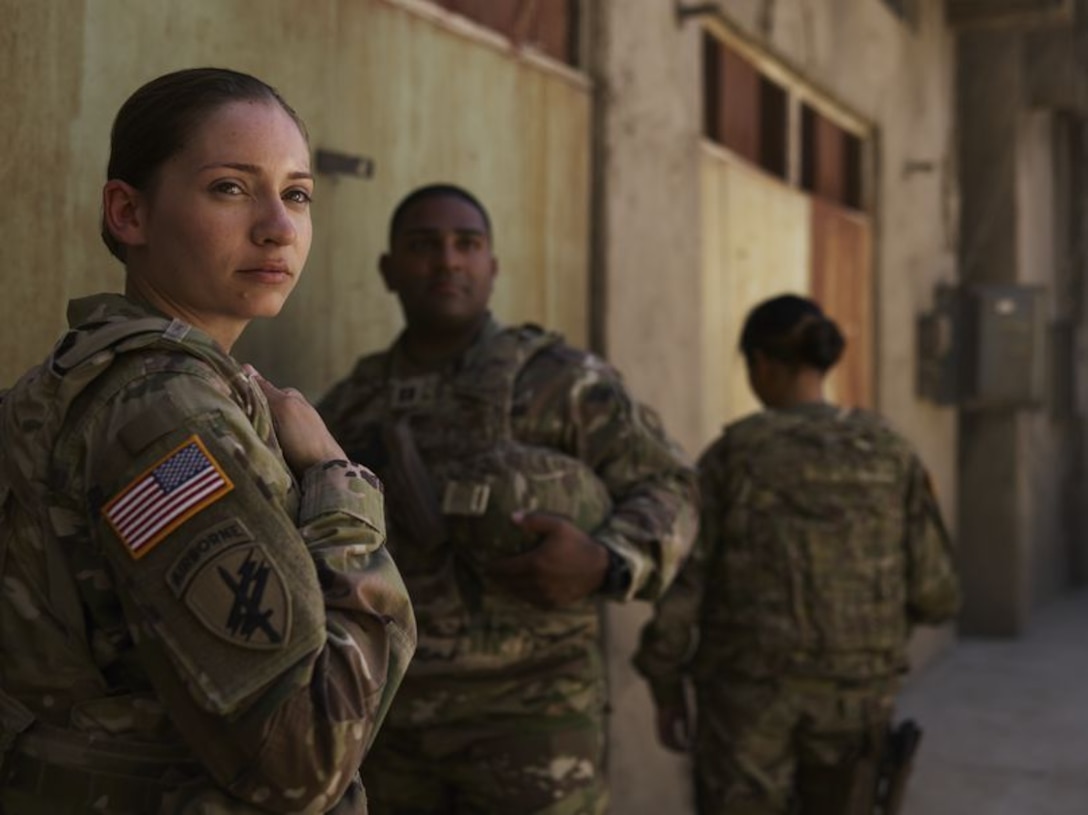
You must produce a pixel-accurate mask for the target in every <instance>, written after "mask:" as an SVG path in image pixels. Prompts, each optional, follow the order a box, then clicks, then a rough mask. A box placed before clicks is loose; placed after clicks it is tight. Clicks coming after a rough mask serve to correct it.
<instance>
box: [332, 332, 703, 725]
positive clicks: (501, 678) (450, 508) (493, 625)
mask: <svg viewBox="0 0 1088 815" xmlns="http://www.w3.org/2000/svg"><path fill="white" fill-rule="evenodd" d="M319 408H320V410H321V411H322V414H323V415H324V416H325V417H326V421H327V422H328V424H329V428H330V429H331V430H332V431H333V433H334V434H335V435H336V436H337V438H338V440H339V441H340V442H341V444H343V446H344V449H345V450H346V451H348V454H349V455H352V456H353V457H357V460H359V461H362V462H364V463H366V464H368V466H371V467H373V468H374V469H375V471H376V472H377V473H378V474H379V475H380V476H382V478H383V480H386V481H387V483H388V484H390V486H389V489H388V495H387V501H388V503H387V508H388V512H389V521H390V533H389V540H390V548H391V550H392V552H393V556H394V558H395V559H396V561H397V564H398V566H399V567H400V568H401V570H402V572H403V574H404V576H405V581H406V583H407V584H408V589H409V593H410V594H411V597H412V601H413V604H414V606H415V609H416V614H417V617H418V620H419V629H420V641H419V643H420V644H419V649H418V650H417V653H416V658H415V660H414V661H413V663H412V665H411V666H410V668H409V672H408V677H407V679H406V681H405V686H404V689H403V692H402V695H401V696H400V697H398V701H397V703H396V704H395V705H394V706H393V710H392V711H391V713H390V721H391V723H393V724H402V725H407V726H415V725H426V724H432V723H438V722H454V721H458V720H463V719H471V718H475V717H477V716H479V715H481V714H484V713H486V714H488V715H503V714H509V715H523V714H533V713H539V714H542V715H551V714H558V713H562V712H568V711H572V710H573V711H578V712H585V711H589V710H599V709H600V705H601V703H602V696H601V690H602V673H601V665H600V662H601V659H600V653H599V641H598V639H599V628H598V607H597V603H596V602H595V601H594V600H593V599H587V600H585V601H583V602H581V603H578V604H575V605H574V606H572V607H566V608H561V609H555V610H541V609H539V608H537V607H535V606H533V605H530V604H529V603H527V602H525V601H523V600H521V599H520V598H518V597H515V596H512V595H511V594H509V593H508V592H506V591H505V590H504V589H503V587H502V586H501V585H500V584H498V583H496V582H492V581H491V580H490V579H489V578H488V576H487V574H486V572H485V570H484V569H481V568H480V565H481V562H482V561H485V560H486V557H487V556H489V555H490V554H492V553H498V550H502V549H503V548H504V547H505V548H506V551H507V553H513V552H516V551H520V550H522V549H524V548H525V547H527V546H531V545H532V542H531V541H524V540H521V539H520V532H519V530H518V529H517V528H516V527H514V526H513V525H512V524H511V523H510V522H509V520H508V518H509V512H510V511H511V510H514V509H526V510H532V509H546V510H550V511H553V512H559V513H561V514H563V515H566V516H568V517H570V518H571V519H572V520H573V521H574V522H575V523H576V524H577V525H579V526H580V527H581V528H583V529H584V530H586V531H587V532H588V533H589V534H591V535H592V537H593V538H594V539H595V540H597V541H598V542H600V543H601V544H603V545H604V546H606V547H607V548H609V549H610V550H611V551H612V552H613V553H615V555H616V556H617V557H618V558H620V559H622V560H623V561H624V562H625V563H626V565H627V567H628V571H629V573H630V575H631V581H630V584H629V586H628V588H627V589H626V591H624V592H621V593H620V595H619V596H616V597H614V598H613V599H618V600H626V599H631V598H648V599H652V598H654V597H656V596H657V595H658V594H659V593H660V592H661V591H662V589H663V588H664V587H665V586H666V585H667V584H668V583H669V582H670V581H671V579H672V577H673V576H674V574H675V570H676V569H677V567H678V565H679V562H680V560H681V559H682V557H683V556H684V555H685V554H686V552H687V551H688V548H689V546H690V542H691V538H692V537H693V534H694V521H695V509H694V486H695V485H694V482H695V475H694V472H693V471H692V469H691V468H690V467H689V466H688V465H686V464H685V462H684V461H683V457H682V455H681V454H680V453H679V451H678V449H677V448H676V446H675V445H674V444H673V443H672V442H670V441H669V440H668V439H667V438H666V436H665V434H664V432H663V431H662V428H661V426H660V422H659V421H658V419H657V417H656V416H655V415H654V414H653V412H652V411H650V410H649V409H647V408H645V407H643V406H641V405H639V404H638V403H636V402H634V401H633V400H632V399H631V397H630V396H629V395H628V393H627V391H626V390H625V388H624V387H623V384H622V382H621V380H620V377H619V375H618V374H617V373H616V372H615V370H614V369H612V368H611V367H610V366H608V365H607V364H606V363H605V362H603V361H602V360H600V359H599V358H597V357H595V356H593V355H591V354H587V353H585V352H582V351H578V350H575V349H573V348H571V347H569V346H568V345H566V344H565V343H563V342H562V341H561V339H560V338H559V337H558V335H550V334H548V333H547V332H544V331H543V330H542V329H539V328H537V327H535V326H522V327H517V328H502V327H501V326H500V325H499V324H498V323H496V322H495V321H494V320H489V322H488V323H487V325H486V326H485V328H484V329H483V330H482V332H481V335H480V337H479V338H478V339H477V340H476V342H475V343H474V344H473V345H472V346H471V347H470V348H469V349H468V350H467V351H466V352H464V353H463V354H462V355H460V356H459V357H458V358H457V359H455V360H453V361H450V362H448V363H446V364H445V365H444V366H442V367H441V368H440V369H439V370H427V371H421V370H413V367H412V364H411V361H410V360H409V359H408V358H407V356H406V355H405V354H404V352H403V350H402V345H401V342H400V341H398V342H397V343H395V344H394V345H393V347H392V349H391V350H390V351H388V352H385V353H381V354H376V355H372V356H369V357H365V358H363V359H362V360H361V361H360V362H359V363H358V364H357V365H356V367H355V369H354V371H353V372H352V374H351V375H350V376H349V377H348V378H347V379H346V380H344V381H343V382H341V383H340V384H338V385H337V386H336V387H334V388H333V389H332V391H330V393H329V394H328V396H327V397H326V398H325V399H324V400H322V402H321V403H320V405H319ZM405 426H407V427H408V428H409V429H410V432H411V435H412V440H413V442H414V446H415V448H416V452H417V453H418V455H419V459H420V463H421V469H422V470H424V471H425V472H426V474H427V476H426V478H428V479H429V480H430V481H431V484H430V489H431V491H432V492H433V494H434V495H435V500H436V501H437V500H439V499H441V500H442V503H443V504H444V505H445V507H444V510H445V515H444V518H443V519H442V522H443V526H442V527H441V528H440V529H439V530H438V531H437V532H435V533H434V534H432V535H430V536H425V535H421V534H411V530H408V529H406V528H405V526H406V525H403V524H400V523H398V519H399V518H402V517H412V516H413V515H415V516H418V515H420V514H422V513H421V512H420V506H419V504H420V503H421V502H420V501H419V500H418V495H417V496H415V497H412V496H410V495H408V494H407V492H408V491H407V490H401V489H394V488H393V486H392V484H393V483H403V482H404V481H405V479H404V478H398V477H397V473H396V472H394V471H396V470H398V469H403V468H399V467H398V466H397V463H396V461H395V459H397V454H396V453H395V451H392V450H391V449H390V445H389V444H388V443H387V440H388V439H389V438H390V428H393V429H396V428H403V427H405ZM481 446H482V447H485V448H488V452H489V453H490V454H491V457H492V458H499V459H501V458H504V457H505V459H506V464H507V468H506V469H507V474H508V475H507V477H506V478H505V479H504V478H502V477H499V476H496V475H494V474H493V475H492V477H491V478H490V500H491V501H492V503H496V502H497V503H498V504H500V505H501V507H502V509H501V511H496V512H490V513H489V515H488V516H487V517H485V518H483V519H482V520H481V521H480V522H479V523H478V524H476V525H475V526H473V525H471V524H469V523H466V522H463V521H460V520H458V518H457V517H456V513H457V512H459V511H464V512H471V510H467V509H464V508H463V507H461V508H460V509H459V508H458V505H459V504H465V503H471V500H472V497H473V496H479V495H480V492H479V491H477V492H473V490H470V489H461V490H458V489H454V487H464V486H465V485H464V484H463V483H461V482H460V481H454V482H453V483H451V479H453V478H454V477H453V476H451V475H450V470H451V468H452V469H455V470H456V469H458V468H461V469H464V467H466V466H469V465H465V464H464V462H466V461H469V460H471V461H473V462H479V461H480V460H481V459H480V457H479V456H478V455H477V453H478V452H479V448H480V447H481ZM485 458H486V456H485ZM564 461H565V462H566V463H564ZM571 462H574V463H575V464H577V467H580V468H581V471H579V470H578V469H577V467H576V468H572V467H571V466H570V463H571ZM552 467H554V472H553V475H554V481H555V483H556V484H558V486H559V489H558V490H557V491H558V492H559V493H566V500H565V501H564V500H563V498H564V496H563V495H554V496H553V498H554V499H556V500H558V502H559V503H554V502H550V501H548V500H543V501H541V502H539V503H536V502H533V501H531V500H530V495H529V494H530V493H531V492H533V482H534V481H535V482H536V483H538V484H539V482H543V481H547V473H548V471H549V469H550V468H552ZM469 468H470V469H471V467H469ZM534 468H535V469H534ZM537 476H539V477H537ZM461 477H463V473H462V476H461ZM424 487H426V485H424ZM507 487H508V488H507ZM488 489H489V488H488V487H486V486H485V487H483V488H482V494H483V495H484V496H486V495H487V493H488ZM415 492H416V493H418V492H419V490H415ZM499 493H501V495H500V494H499ZM451 496H452V497H451ZM484 500H485V501H486V500H487V499H486V498H485V499H484ZM424 503H425V502H424ZM507 539H508V540H507Z"/></svg>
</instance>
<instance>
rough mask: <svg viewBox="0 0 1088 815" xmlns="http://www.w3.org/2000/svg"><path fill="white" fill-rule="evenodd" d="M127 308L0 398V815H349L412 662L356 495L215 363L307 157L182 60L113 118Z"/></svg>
mask: <svg viewBox="0 0 1088 815" xmlns="http://www.w3.org/2000/svg"><path fill="white" fill-rule="evenodd" d="M108 178H109V180H108V181H107V182H106V184H105V187H104V189H103V194H102V213H103V218H102V221H103V224H102V225H103V230H102V235H103V238H104V240H105V242H106V245H107V246H108V247H109V249H110V251H111V252H112V253H113V254H114V255H115V256H116V257H117V258H118V259H120V260H121V261H122V262H123V263H124V265H125V293H124V295H117V294H104V295H98V296H95V297H90V298H86V299H82V300H76V301H73V302H72V303H71V304H70V306H69V321H70V323H71V330H70V331H69V332H68V333H67V334H66V335H65V336H64V338H63V339H62V340H61V341H60V343H59V344H58V345H57V347H56V348H55V349H54V351H53V353H52V355H51V356H50V357H49V358H48V359H47V360H46V361H45V363H44V364H42V365H41V366H38V367H37V368H35V369H33V370H32V371H30V372H29V373H27V374H26V375H25V376H24V377H23V378H22V379H21V380H20V381H19V382H18V384H16V386H15V387H14V388H13V389H12V390H11V391H9V392H8V393H7V394H6V396H5V398H4V399H3V402H2V404H0V440H2V445H0V506H2V513H3V514H2V516H0V572H2V575H0V577H2V581H3V583H2V585H3V588H4V590H3V594H2V596H0V652H2V654H3V658H2V661H0V709H2V716H0V718H2V724H3V730H2V733H0V735H2V736H3V740H2V741H0V746H2V747H3V748H7V754H6V756H5V757H4V760H3V767H2V770H0V773H2V775H0V810H2V811H3V812H5V813H9V815H24V814H25V813H32V814H35V815H36V814H37V813H53V814H55V813H75V812H87V811H92V810H93V811H95V812H109V813H176V812H186V813H189V812H193V813H196V812H199V813H228V812H229V813H250V812H288V811H289V812H306V813H316V812H337V813H349V812H351V813H356V812H365V798H364V796H363V793H362V790H361V787H359V785H358V781H357V780H356V777H357V776H356V769H357V768H358V766H359V764H360V762H361V761H362V758H363V755H364V753H365V752H366V750H367V748H368V747H369V745H370V742H371V740H372V738H373V736H374V734H375V732H376V730H377V728H378V725H379V724H380V722H381V719H382V717H383V716H384V714H385V711H386V709H387V707H388V704H389V702H390V699H391V697H392V695H393V693H394V691H395V689H396V687H397V685H398V683H399V681H400V678H401V676H402V675H403V672H404V669H405V667H406V663H407V662H408V660H409V658H410V656H411V653H412V650H413V648H414V644H415V623H414V619H413V617H412V613H411V609H410V606H409V604H408V598H407V595H406V593H405V590H404V586H403V584H402V583H401V580H400V576H399V575H398V573H397V571H396V569H395V567H394V565H393V563H392V561H391V560H390V558H389V556H388V554H387V553H386V551H385V549H384V547H383V539H384V531H383V511H382V496H381V490H380V486H379V484H378V482H377V480H376V479H375V478H374V477H373V475H372V474H371V473H370V472H369V471H368V470H366V469H365V468H363V467H361V466H359V465H357V464H354V463H352V462H350V461H347V460H346V457H345V455H344V453H343V451H342V450H341V449H340V447H339V445H338V444H337V443H336V442H335V441H334V440H333V438H332V436H331V435H330V434H329V432H328V431H327V430H326V428H325V425H324V424H323V423H322V421H321V420H320V418H319V417H318V415H317V413H316V412H315V411H314V410H313V408H312V407H310V405H309V404H308V403H307V402H306V401H305V400H304V399H303V398H302V397H301V396H300V395H299V394H298V393H297V392H295V391H293V390H286V391H281V390H279V389H277V388H275V387H274V386H272V385H271V384H269V383H268V382H266V381H265V380H263V379H261V378H260V376H258V375H257V374H256V372H255V371H252V370H251V369H248V370H244V369H243V368H242V367H240V366H239V365H238V363H237V362H235V360H234V359H232V358H231V356H230V354H229V352H230V349H231V346H232V345H233V344H234V342H235V340H236V339H237V338H238V336H239V335H240V334H241V333H242V330H243V329H244V328H245V326H246V324H247V323H248V322H249V321H250V320H251V319H253V318H254V317H265V316H272V315H274V314H276V313H277V312H278V311H279V310H280V307H281V306H282V305H283V302H284V300H285V299H286V298H287V296H288V294H289V293H290V291H291V289H292V288H293V287H294V285H295V282H296V281H297V279H298V276H299V274H300V273H301V271H302V266H303V263H304V262H305V260H306V255H307V253H308V251H309V247H310V235H311V231H310V212H309V205H310V196H311V193H312V187H313V177H312V175H311V173H310V163H309V146H308V143H307V138H306V134H305V130H304V128H303V125H302V122H301V121H300V120H299V118H298V116H297V115H296V114H295V112H294V111H293V110H292V109H291V108H290V107H289V106H288V105H287V104H286V102H284V100H283V99H282V98H281V97H280V96H279V95H278V94H277V93H276V91H275V90H273V89H272V88H271V87H269V86H268V85H266V84H264V83H263V82H261V81H259V80H257V79H255V78H253V77H251V76H247V75H245V74H240V73H236V72H234V71H228V70H220V69H210V68H209V69H194V70H185V71H179V72H176V73H172V74H168V75H166V76H162V77H160V78H158V79H156V80H153V81H152V82H150V83H148V84H146V85H144V86H143V87H142V88H140V89H139V90H138V91H136V93H135V94H133V95H132V97H131V98H129V100H128V101H127V102H126V103H125V104H124V105H123V106H122V108H121V110H120V112H119V113H118V115H117V118H116V120H115V122H114V127H113V133H112V142H111V155H110V162H109V169H108Z"/></svg>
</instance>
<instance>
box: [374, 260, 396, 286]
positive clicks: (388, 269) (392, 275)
mask: <svg viewBox="0 0 1088 815" xmlns="http://www.w3.org/2000/svg"><path fill="white" fill-rule="evenodd" d="M378 271H379V272H381V275H382V282H384V283H385V290H386V291H391V292H396V290H397V287H396V271H395V270H394V269H393V259H392V258H391V257H389V253H388V252H386V253H384V254H382V256H381V257H380V258H378Z"/></svg>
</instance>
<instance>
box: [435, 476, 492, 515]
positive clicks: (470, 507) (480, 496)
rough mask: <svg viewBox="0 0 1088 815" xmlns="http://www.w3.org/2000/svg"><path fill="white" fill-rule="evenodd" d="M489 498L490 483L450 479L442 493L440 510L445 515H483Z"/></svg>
mask: <svg viewBox="0 0 1088 815" xmlns="http://www.w3.org/2000/svg"><path fill="white" fill-rule="evenodd" d="M490 498H491V485H490V484H487V483H480V484H474V483H471V482H467V481H450V482H449V483H447V484H446V491H445V492H444V493H442V512H444V513H445V514H446V515H483V514H484V513H485V512H487V504H488V501H489V500H490Z"/></svg>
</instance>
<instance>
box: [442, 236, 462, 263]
mask: <svg viewBox="0 0 1088 815" xmlns="http://www.w3.org/2000/svg"><path fill="white" fill-rule="evenodd" d="M461 260H462V253H461V251H460V249H458V248H457V237H456V236H454V235H450V236H447V237H444V238H443V239H442V244H441V246H440V248H439V250H438V261H439V263H440V264H441V267H442V268H443V269H449V270H451V271H453V270H456V269H460V268H461Z"/></svg>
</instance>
